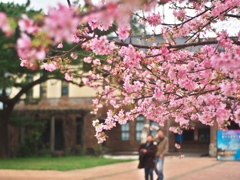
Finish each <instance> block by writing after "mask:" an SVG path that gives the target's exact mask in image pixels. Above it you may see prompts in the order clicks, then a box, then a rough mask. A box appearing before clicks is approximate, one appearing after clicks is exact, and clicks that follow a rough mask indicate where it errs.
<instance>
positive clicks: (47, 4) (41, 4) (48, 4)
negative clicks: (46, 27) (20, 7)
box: [2, 0, 67, 13]
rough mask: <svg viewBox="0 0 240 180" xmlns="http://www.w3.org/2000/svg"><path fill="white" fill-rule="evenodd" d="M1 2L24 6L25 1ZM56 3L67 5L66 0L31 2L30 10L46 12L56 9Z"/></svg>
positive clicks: (9, 0)
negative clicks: (52, 8) (49, 9)
mask: <svg viewBox="0 0 240 180" xmlns="http://www.w3.org/2000/svg"><path fill="white" fill-rule="evenodd" d="M2 2H4V3H6V2H14V3H18V4H25V3H26V2H27V0H2ZM58 3H61V4H63V5H67V0H31V1H30V8H32V9H35V10H39V9H43V11H44V12H46V13H47V12H48V8H49V7H57V5H58Z"/></svg>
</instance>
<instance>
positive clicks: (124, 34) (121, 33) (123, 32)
mask: <svg viewBox="0 0 240 180" xmlns="http://www.w3.org/2000/svg"><path fill="white" fill-rule="evenodd" d="M130 29H131V28H130V27H129V26H122V27H120V28H118V31H117V33H118V38H119V39H123V40H125V39H127V38H128V36H129V31H130Z"/></svg>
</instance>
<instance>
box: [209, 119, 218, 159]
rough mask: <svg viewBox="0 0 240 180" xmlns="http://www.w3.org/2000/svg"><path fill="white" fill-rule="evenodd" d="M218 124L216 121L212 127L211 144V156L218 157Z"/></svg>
mask: <svg viewBox="0 0 240 180" xmlns="http://www.w3.org/2000/svg"><path fill="white" fill-rule="evenodd" d="M218 129H219V128H218V124H217V123H216V122H215V123H214V125H213V126H211V127H210V144H209V156H211V157H216V156H217V146H216V143H217V142H216V141H217V130H218Z"/></svg>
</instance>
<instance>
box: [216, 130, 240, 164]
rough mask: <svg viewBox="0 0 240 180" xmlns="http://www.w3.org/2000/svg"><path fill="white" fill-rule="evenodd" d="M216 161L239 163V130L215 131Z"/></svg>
mask: <svg viewBox="0 0 240 180" xmlns="http://www.w3.org/2000/svg"><path fill="white" fill-rule="evenodd" d="M217 159H218V160H222V161H228V160H232V161H240V130H228V131H222V130H218V131H217Z"/></svg>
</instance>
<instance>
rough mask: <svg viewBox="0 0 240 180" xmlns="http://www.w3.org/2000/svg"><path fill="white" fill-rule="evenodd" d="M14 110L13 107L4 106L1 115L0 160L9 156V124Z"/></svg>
mask: <svg viewBox="0 0 240 180" xmlns="http://www.w3.org/2000/svg"><path fill="white" fill-rule="evenodd" d="M12 110H13V106H12V105H10V106H6V105H4V107H3V110H2V112H1V114H0V159H5V158H8V155H9V151H8V150H9V142H8V124H9V118H10V115H11V113H12Z"/></svg>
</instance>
